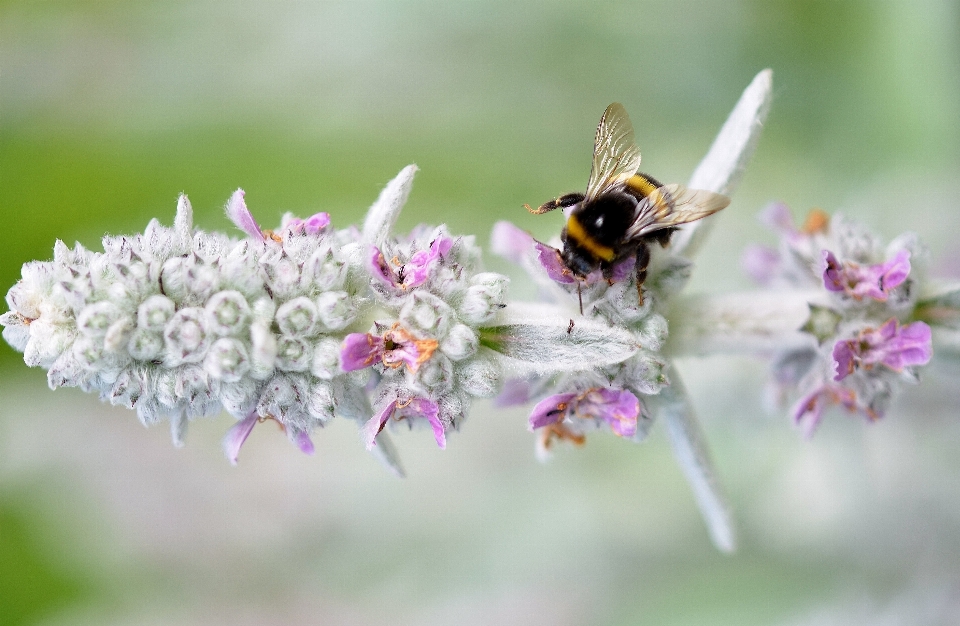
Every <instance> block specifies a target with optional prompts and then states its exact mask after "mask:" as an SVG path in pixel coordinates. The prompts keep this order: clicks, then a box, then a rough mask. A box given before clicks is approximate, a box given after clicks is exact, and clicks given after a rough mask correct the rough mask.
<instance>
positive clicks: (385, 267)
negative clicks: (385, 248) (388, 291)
mask: <svg viewBox="0 0 960 626" xmlns="http://www.w3.org/2000/svg"><path fill="white" fill-rule="evenodd" d="M370 270H371V271H372V273H373V275H374V276H375V277H376V278H379V279H380V280H381V281H383V282H384V283H386V284H388V285H390V286H391V287H397V286H398V285H399V284H400V279H399V278H398V277H397V274H396V273H395V272H394V271H393V267H391V266H390V262H389V261H388V260H387V257H386V256H384V254H383V252H381V251H380V248H378V247H376V246H371V249H370Z"/></svg>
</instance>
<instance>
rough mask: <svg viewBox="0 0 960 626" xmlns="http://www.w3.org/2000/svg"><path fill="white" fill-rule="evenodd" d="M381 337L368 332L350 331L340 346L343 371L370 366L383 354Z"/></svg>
mask: <svg viewBox="0 0 960 626" xmlns="http://www.w3.org/2000/svg"><path fill="white" fill-rule="evenodd" d="M384 347H385V342H384V340H383V337H377V336H376V335H370V334H368V333H350V334H349V335H347V336H346V337H345V338H344V340H343V346H342V347H341V348H340V367H341V369H343V371H345V372H352V371H354V370H359V369H363V368H365V367H370V366H371V365H373V364H374V363H376V362H377V361H379V360H380V359H381V358H383V354H384Z"/></svg>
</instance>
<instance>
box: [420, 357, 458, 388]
mask: <svg viewBox="0 0 960 626" xmlns="http://www.w3.org/2000/svg"><path fill="white" fill-rule="evenodd" d="M417 379H418V380H419V382H420V383H422V384H423V385H424V386H425V387H427V389H430V390H431V391H432V392H434V393H443V392H445V391H448V390H449V389H451V388H452V387H453V382H454V378H453V363H452V362H451V361H450V359H448V358H447V357H445V356H444V355H442V354H439V353H434V354H433V356H431V357H430V358H429V359H428V360H427V361H426V363H424V364H423V365H421V366H420V369H419V370H418V371H417Z"/></svg>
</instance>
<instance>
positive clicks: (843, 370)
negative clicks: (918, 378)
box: [833, 318, 933, 381]
mask: <svg viewBox="0 0 960 626" xmlns="http://www.w3.org/2000/svg"><path fill="white" fill-rule="evenodd" d="M897 326H898V324H897V320H896V318H891V319H890V320H888V321H887V322H886V323H884V325H883V326H881V327H880V328H879V329H873V328H867V329H865V330H862V331H860V333H859V334H858V335H857V337H856V338H855V339H848V340H845V341H838V342H837V343H836V345H835V346H834V347H833V361H834V369H835V371H836V375H835V376H834V378H833V379H834V380H836V381H841V380H843V379H844V378H846V377H847V376H849V375H850V374H853V372H854V371H855V370H857V369H859V368H861V367H862V368H864V369H870V368H872V367H873V366H874V365H877V364H882V365H885V366H887V367H888V368H890V369H891V370H893V371H895V372H901V371H903V368H905V367H910V366H912V365H926V364H927V363H929V362H930V358H931V357H932V356H933V347H932V345H931V336H930V327H929V326H927V325H926V324H924V323H923V322H913V323H912V324H906V325H904V326H902V327H900V328H898V327H897Z"/></svg>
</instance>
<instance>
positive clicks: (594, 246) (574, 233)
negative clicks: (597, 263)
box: [567, 215, 616, 261]
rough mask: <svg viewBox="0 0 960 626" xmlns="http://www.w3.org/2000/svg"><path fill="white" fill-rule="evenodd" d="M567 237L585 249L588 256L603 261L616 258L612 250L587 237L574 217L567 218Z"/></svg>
mask: <svg viewBox="0 0 960 626" xmlns="http://www.w3.org/2000/svg"><path fill="white" fill-rule="evenodd" d="M567 237H570V238H572V239H573V240H574V241H576V242H577V244H579V245H580V246H582V247H584V248H586V249H587V251H588V252H590V254H592V255H594V256H596V257H597V258H600V259H603V260H604V261H612V260H613V259H614V257H615V256H616V255H615V254H614V253H613V248H608V247H607V246H604V245H602V244H599V243H597V241H596V240H595V239H594V238H593V237H591V236H590V235H588V234H587V231H585V230H584V229H583V225H582V224H581V223H580V220H578V219H577V218H576V216H575V215H571V216H570V217H569V218H567Z"/></svg>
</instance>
